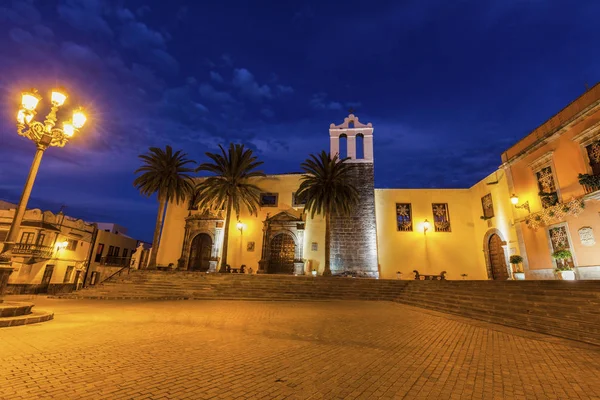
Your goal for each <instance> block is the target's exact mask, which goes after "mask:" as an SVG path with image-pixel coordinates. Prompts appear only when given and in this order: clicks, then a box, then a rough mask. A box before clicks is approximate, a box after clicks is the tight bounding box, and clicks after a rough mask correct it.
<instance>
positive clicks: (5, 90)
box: [0, 0, 600, 240]
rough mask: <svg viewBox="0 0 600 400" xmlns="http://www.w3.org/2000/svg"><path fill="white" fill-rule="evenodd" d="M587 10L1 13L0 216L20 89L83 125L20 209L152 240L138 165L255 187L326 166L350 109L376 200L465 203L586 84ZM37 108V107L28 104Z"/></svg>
mask: <svg viewBox="0 0 600 400" xmlns="http://www.w3.org/2000/svg"><path fill="white" fill-rule="evenodd" d="M598 15H600V2H598V1H583V0H582V1H577V2H573V1H542V0H539V1H538V0H498V1H446V0H414V1H399V0H397V1H377V2H365V1H345V2H339V1H325V0H321V1H311V2H301V1H264V2H260V1H254V2H248V1H239V2H238V1H219V2H216V1H213V2H208V1H183V0H170V1H163V0H153V1H149V0H140V1H128V0H120V1H111V0H37V1H35V0H33V1H32V0H14V1H13V0H0V96H1V100H0V105H1V109H0V113H1V114H0V198H4V199H7V200H11V201H15V202H16V201H17V200H18V197H19V194H20V192H21V189H22V186H23V183H24V181H25V178H26V175H27V171H28V169H29V165H30V162H31V159H32V157H33V153H34V146H33V144H32V143H31V142H29V141H28V140H27V139H24V138H21V137H19V136H17V134H16V131H15V128H14V124H13V121H14V115H15V113H16V108H17V105H18V101H19V93H20V91H21V90H23V89H27V88H30V87H36V88H38V89H39V90H40V91H42V92H47V91H49V90H50V89H51V88H52V87H53V86H54V85H58V84H60V85H62V86H64V87H65V88H67V89H68V91H69V93H70V94H71V97H72V98H71V99H70V101H71V104H83V105H84V106H86V107H87V108H88V109H89V110H90V114H91V115H90V121H89V125H88V126H87V127H86V128H85V129H84V130H83V131H82V132H81V134H80V135H78V136H77V137H76V138H74V139H73V140H72V141H71V142H70V143H69V144H68V145H67V147H65V148H62V149H56V148H52V149H49V150H48V151H47V152H46V154H45V155H44V159H43V161H42V167H41V169H40V172H39V175H38V178H37V181H36V184H35V187H34V190H33V194H32V200H31V203H30V204H31V205H32V206H38V207H42V208H46V209H51V210H53V211H55V212H56V211H58V208H59V207H60V205H61V204H65V205H67V207H68V208H67V210H66V211H67V213H68V214H70V215H73V216H78V217H83V218H85V219H87V220H96V221H106V222H117V223H120V224H122V225H125V226H127V227H129V230H130V233H131V234H132V235H133V236H135V237H137V238H140V239H146V240H149V239H150V238H151V236H152V229H153V224H154V220H155V214H156V208H157V205H156V202H155V200H154V199H145V198H143V197H141V196H140V195H139V194H138V193H137V192H136V190H135V189H134V188H133V186H132V183H131V182H132V180H133V170H134V169H135V168H136V167H137V166H138V159H137V157H136V156H137V155H138V154H140V153H142V152H145V151H146V150H147V148H148V146H161V147H163V146H164V145H166V144H171V145H172V146H174V147H176V148H178V149H183V150H185V151H186V152H187V153H188V155H189V156H190V157H191V158H193V159H195V160H197V161H200V162H202V161H204V160H205V156H204V152H206V151H215V149H216V146H217V145H218V144H220V143H221V144H227V143H228V142H230V141H235V142H242V143H245V144H247V145H248V146H250V147H252V148H254V149H255V150H256V151H257V153H258V154H259V156H260V157H261V158H262V159H263V160H264V161H265V166H264V167H265V170H266V171H267V172H270V173H276V172H289V171H297V170H298V169H299V168H298V165H299V163H300V162H301V161H302V160H303V159H305V158H306V156H307V155H308V154H309V153H312V152H318V151H320V150H321V149H327V148H328V128H329V124H330V123H331V122H335V123H339V122H341V121H342V119H343V118H344V117H345V116H346V115H347V110H348V108H349V107H352V108H354V109H355V110H356V114H357V115H358V116H359V118H360V119H361V121H363V122H372V123H373V125H374V127H375V133H374V135H375V163H376V167H375V169H376V186H377V187H468V186H470V185H472V184H474V183H475V182H477V181H478V180H480V179H481V178H483V177H484V176H485V175H487V174H488V173H490V172H492V171H493V170H494V169H495V168H496V167H497V166H498V165H499V164H500V153H501V152H502V151H503V150H505V149H506V148H508V147H509V146H510V145H511V144H513V143H514V142H516V141H517V140H518V139H519V138H521V137H522V136H524V135H525V134H526V133H527V132H529V131H530V130H532V129H533V128H535V127H536V126H537V125H539V124H541V123H542V122H543V121H544V120H545V119H547V118H548V117H550V116H551V115H552V114H554V113H556V112H557V111H559V110H560V109H561V108H562V107H564V106H565V105H566V104H567V103H568V102H570V101H571V100H573V99H574V98H575V97H577V96H578V95H580V94H582V93H583V92H584V90H585V84H586V83H587V84H589V85H590V86H591V85H593V84H594V83H596V82H597V81H598V80H599V78H600V53H599V52H598V51H597V50H598V28H597V23H598V22H597V16H598ZM43 94H44V95H46V93H43Z"/></svg>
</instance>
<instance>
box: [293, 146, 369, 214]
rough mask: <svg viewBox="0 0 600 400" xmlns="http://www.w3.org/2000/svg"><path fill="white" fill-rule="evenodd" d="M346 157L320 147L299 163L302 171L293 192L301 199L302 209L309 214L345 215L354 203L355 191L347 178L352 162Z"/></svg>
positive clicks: (354, 205)
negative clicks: (295, 189) (332, 153)
mask: <svg viewBox="0 0 600 400" xmlns="http://www.w3.org/2000/svg"><path fill="white" fill-rule="evenodd" d="M346 160H347V158H346V159H339V157H338V156H337V154H336V155H334V156H333V157H330V155H329V154H327V153H326V152H325V151H322V152H321V153H319V154H318V155H314V154H311V155H310V157H309V158H308V159H306V160H305V161H304V162H303V163H302V164H301V165H300V166H301V168H302V170H303V171H304V174H303V175H302V177H301V178H300V179H301V183H300V188H299V189H298V191H297V192H296V196H298V197H303V198H304V199H305V205H304V211H305V212H307V213H310V215H311V218H314V216H315V215H316V214H319V215H326V214H330V213H331V214H340V215H349V214H351V213H352V212H353V210H354V209H355V207H357V206H358V204H359V193H358V190H356V188H355V187H354V186H353V185H352V183H351V182H350V172H351V168H352V165H350V164H348V163H346V162H345V161H346Z"/></svg>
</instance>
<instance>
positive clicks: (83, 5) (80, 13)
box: [57, 0, 113, 37]
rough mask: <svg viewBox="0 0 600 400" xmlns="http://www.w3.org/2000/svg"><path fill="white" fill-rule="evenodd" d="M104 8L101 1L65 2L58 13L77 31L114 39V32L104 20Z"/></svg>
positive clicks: (60, 4) (75, 0) (69, 0)
mask: <svg viewBox="0 0 600 400" xmlns="http://www.w3.org/2000/svg"><path fill="white" fill-rule="evenodd" d="M103 7H104V6H103V3H102V2H101V0H65V1H63V2H61V3H59V5H58V7H57V11H58V15H59V16H60V17H61V18H62V19H63V20H64V21H66V22H67V23H68V24H69V25H71V26H72V27H73V28H75V29H78V30H80V31H83V32H88V33H97V34H100V35H104V36H108V37H112V36H113V31H112V29H111V28H110V26H109V25H108V23H107V22H106V20H105V19H104V15H103Z"/></svg>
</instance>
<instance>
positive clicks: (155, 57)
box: [149, 49, 179, 74]
mask: <svg viewBox="0 0 600 400" xmlns="http://www.w3.org/2000/svg"><path fill="white" fill-rule="evenodd" d="M149 54H151V55H152V57H151V59H150V61H151V62H152V63H153V64H154V65H155V66H156V67H158V68H160V69H161V70H162V71H164V72H169V73H172V74H175V73H177V71H179V63H178V62H177V60H175V59H174V58H173V57H172V56H171V55H170V54H169V53H167V52H166V51H164V50H161V49H154V50H152V52H150V53H149Z"/></svg>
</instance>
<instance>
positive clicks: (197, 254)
mask: <svg viewBox="0 0 600 400" xmlns="http://www.w3.org/2000/svg"><path fill="white" fill-rule="evenodd" d="M373 133H374V128H373V126H372V125H371V124H370V123H369V124H362V123H361V122H360V121H359V120H358V118H357V117H356V116H354V115H352V114H351V115H349V116H348V117H346V118H345V119H344V121H343V122H342V123H341V124H339V125H335V124H331V126H330V129H329V137H330V151H331V152H333V153H340V154H341V156H342V157H344V156H348V157H349V161H348V162H350V163H352V164H353V166H354V167H355V168H354V171H355V173H354V174H353V176H352V177H351V179H352V180H353V183H354V185H355V186H356V187H357V189H358V190H359V192H360V197H361V206H360V208H359V210H358V211H357V212H356V214H355V215H354V216H352V217H346V218H340V217H338V218H335V219H332V242H331V269H332V272H333V274H340V273H343V272H350V273H352V274H354V275H359V276H370V277H380V278H385V279H397V278H398V277H401V278H402V279H412V277H413V276H414V274H413V271H414V270H417V271H419V273H420V274H425V275H439V274H440V273H441V272H442V271H446V273H447V274H446V277H447V278H448V279H489V278H496V279H507V278H509V277H511V271H510V268H509V264H508V257H509V255H510V254H512V253H516V252H517V248H518V246H517V239H516V234H515V233H514V228H513V227H512V225H511V224H510V221H511V219H512V208H511V207H512V206H511V204H510V195H509V190H508V184H507V179H506V177H505V176H504V175H503V174H502V173H501V172H497V173H495V174H492V175H491V176H489V177H487V178H486V179H485V180H483V181H482V182H480V183H478V184H477V185H475V186H473V187H472V188H470V189H374V178H373V171H374V158H373V137H374V135H373ZM300 178H301V174H300V173H291V174H281V175H269V176H267V177H265V178H257V179H256V180H255V183H256V184H257V185H258V186H259V187H260V188H261V189H262V190H263V193H262V195H261V207H260V209H259V212H258V216H250V215H249V214H248V213H247V212H244V211H243V212H242V214H241V215H240V220H239V221H237V220H235V219H232V221H230V224H231V225H230V230H229V232H230V237H229V254H228V261H229V264H230V266H231V268H234V269H238V270H239V269H240V268H241V266H242V265H244V266H245V272H250V271H251V272H252V273H257V272H261V273H284V274H309V273H311V272H312V271H313V270H315V271H317V273H319V274H321V273H322V271H323V267H324V262H325V259H324V255H325V251H324V248H323V246H324V243H325V223H324V220H323V219H322V218H321V217H320V216H315V219H311V218H310V217H307V216H306V215H305V214H304V213H303V204H301V203H300V202H299V200H298V199H296V197H295V192H296V191H297V190H298V187H299V185H300ZM198 179H199V180H200V179H202V178H198ZM483 197H485V199H486V200H485V201H483V200H482V198H483ZM482 201H483V202H482ZM484 204H485V206H484ZM491 210H494V211H495V215H494V216H491V217H489V218H486V219H482V217H483V216H484V214H485V213H487V214H488V215H490V211H491ZM234 218H235V217H234ZM425 220H428V221H430V222H431V228H430V229H429V230H428V231H427V233H426V234H424V231H423V223H424V221H425ZM224 223H225V221H224V216H223V213H217V214H206V213H203V212H201V211H199V210H196V209H190V207H188V205H184V204H179V205H176V204H173V203H171V204H169V205H168V207H167V212H166V217H165V223H164V227H163V230H162V235H161V242H160V248H159V253H158V264H159V265H163V266H168V265H172V267H173V268H175V267H177V268H180V269H186V270H187V269H189V270H198V271H207V272H212V271H215V270H216V269H217V265H218V261H219V259H220V257H221V253H220V252H221V248H222V240H223V227H224ZM490 240H491V243H492V245H491V246H490V245H489V243H490ZM484 251H485V252H484ZM488 253H490V254H491V256H489V255H488ZM398 272H400V274H398Z"/></svg>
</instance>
